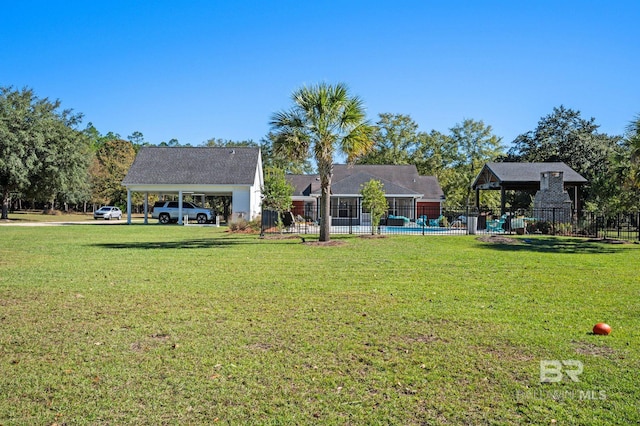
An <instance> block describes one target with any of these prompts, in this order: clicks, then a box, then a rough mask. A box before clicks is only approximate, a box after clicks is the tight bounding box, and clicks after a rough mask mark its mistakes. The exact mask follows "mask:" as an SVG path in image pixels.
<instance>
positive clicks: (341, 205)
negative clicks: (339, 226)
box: [331, 197, 358, 218]
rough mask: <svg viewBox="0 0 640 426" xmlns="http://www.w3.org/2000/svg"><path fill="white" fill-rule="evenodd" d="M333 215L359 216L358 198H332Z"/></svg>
mask: <svg viewBox="0 0 640 426" xmlns="http://www.w3.org/2000/svg"><path fill="white" fill-rule="evenodd" d="M331 216H333V217H354V218H356V217H358V199H357V198H340V197H335V198H331Z"/></svg>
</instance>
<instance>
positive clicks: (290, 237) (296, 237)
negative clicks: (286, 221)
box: [260, 234, 302, 240]
mask: <svg viewBox="0 0 640 426" xmlns="http://www.w3.org/2000/svg"><path fill="white" fill-rule="evenodd" d="M260 238H262V239H263V240H299V239H301V238H302V237H300V235H292V234H269V235H263V236H262V237H260Z"/></svg>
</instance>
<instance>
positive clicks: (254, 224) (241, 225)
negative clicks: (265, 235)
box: [229, 216, 262, 232]
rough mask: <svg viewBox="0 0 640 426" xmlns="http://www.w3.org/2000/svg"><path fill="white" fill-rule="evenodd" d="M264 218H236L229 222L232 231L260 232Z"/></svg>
mask: <svg viewBox="0 0 640 426" xmlns="http://www.w3.org/2000/svg"><path fill="white" fill-rule="evenodd" d="M261 223H262V220H261V218H260V217H259V216H258V217H257V218H256V219H253V220H251V221H247V220H246V219H242V218H240V219H236V220H233V221H231V222H230V223H229V231H231V232H260V227H261Z"/></svg>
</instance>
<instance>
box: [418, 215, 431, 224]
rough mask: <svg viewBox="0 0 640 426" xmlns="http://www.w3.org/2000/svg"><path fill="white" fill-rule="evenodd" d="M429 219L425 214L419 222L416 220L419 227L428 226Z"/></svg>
mask: <svg viewBox="0 0 640 426" xmlns="http://www.w3.org/2000/svg"><path fill="white" fill-rule="evenodd" d="M428 223H429V222H428V219H427V215H426V214H423V215H422V216H420V217H419V218H418V219H417V220H416V225H418V226H427V224H428Z"/></svg>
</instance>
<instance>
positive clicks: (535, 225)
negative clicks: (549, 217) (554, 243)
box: [527, 220, 553, 235]
mask: <svg viewBox="0 0 640 426" xmlns="http://www.w3.org/2000/svg"><path fill="white" fill-rule="evenodd" d="M527 232H528V233H529V234H544V235H549V234H552V233H553V225H552V224H551V222H547V221H544V220H541V221H537V222H532V223H528V224H527Z"/></svg>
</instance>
